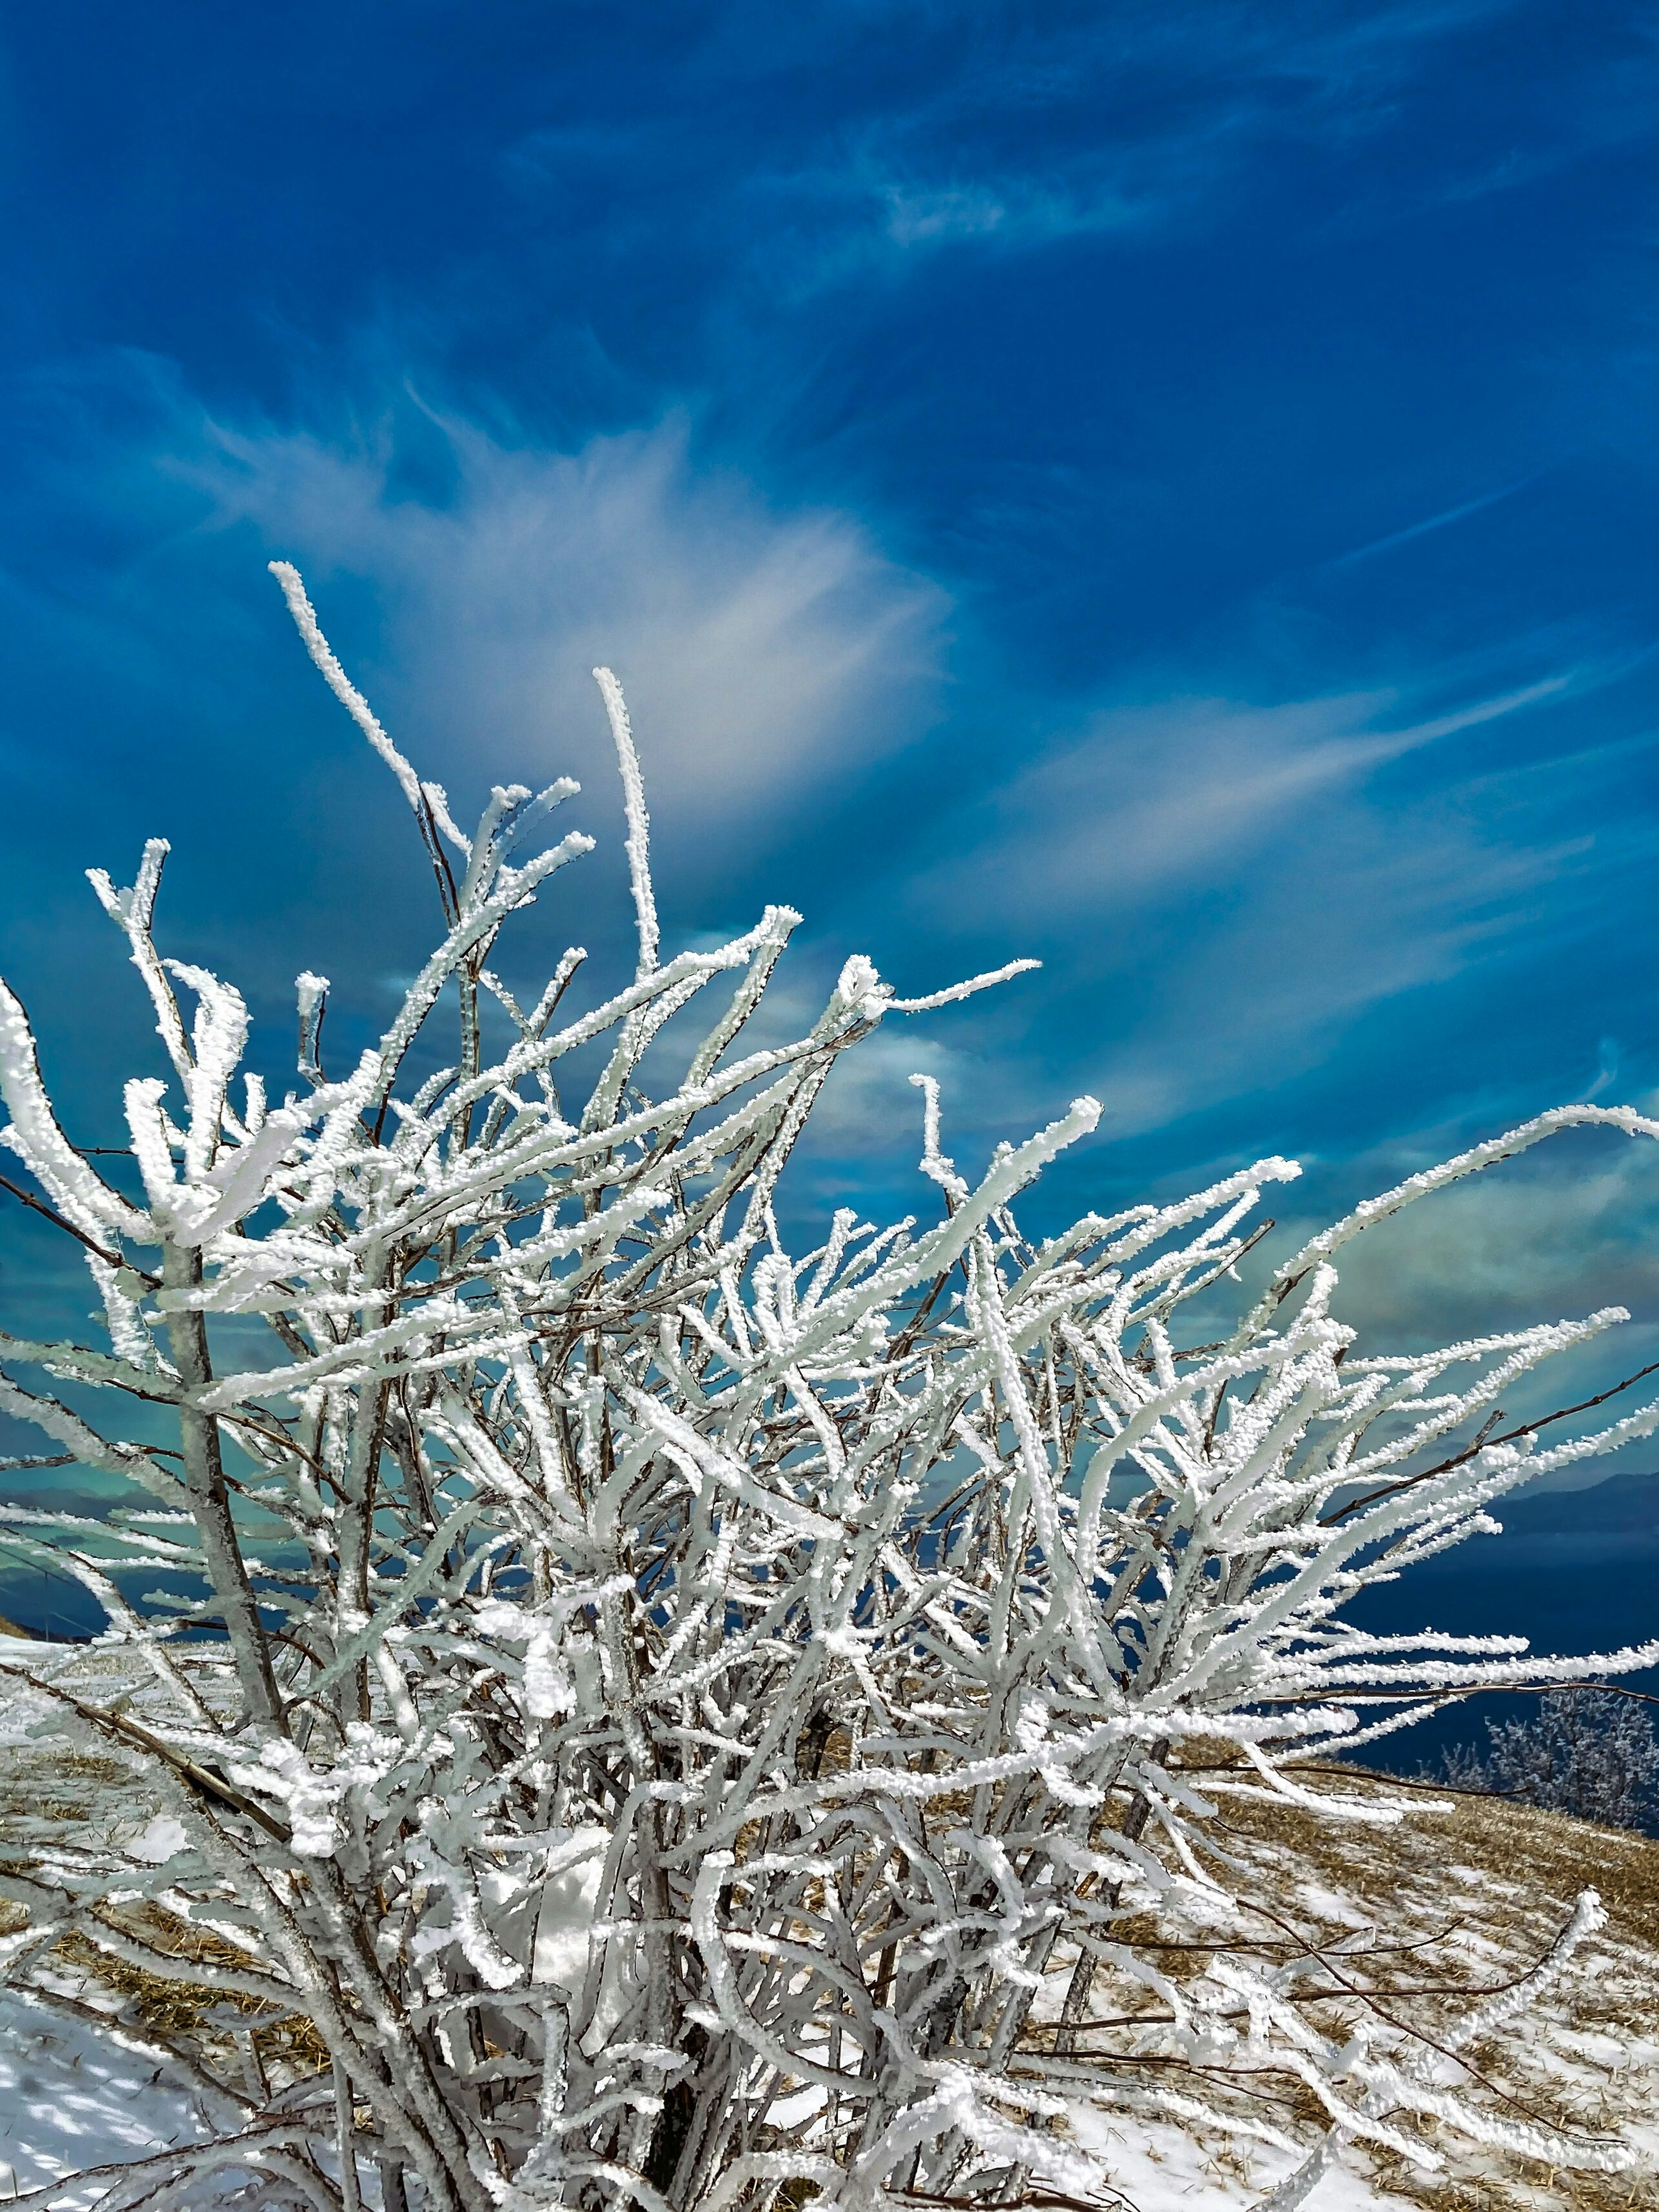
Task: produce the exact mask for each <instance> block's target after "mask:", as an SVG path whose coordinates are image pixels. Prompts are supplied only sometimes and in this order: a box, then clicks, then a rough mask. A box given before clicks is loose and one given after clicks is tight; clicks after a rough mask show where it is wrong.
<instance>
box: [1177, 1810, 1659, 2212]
mask: <svg viewBox="0 0 1659 2212" xmlns="http://www.w3.org/2000/svg"><path fill="white" fill-rule="evenodd" d="M1298 1779H1299V1780H1301V1781H1302V1782H1303V1783H1304V1786H1306V1787H1308V1788H1309V1789H1310V1790H1312V1791H1313V1792H1315V1793H1316V1794H1318V1795H1322V1796H1327V1795H1329V1794H1331V1793H1334V1792H1344V1793H1346V1792H1352V1793H1354V1794H1357V1795H1359V1796H1373V1795H1376V1794H1382V1793H1383V1792H1388V1793H1390V1794H1395V1795H1400V1794H1406V1795H1414V1794H1415V1793H1413V1792H1404V1793H1402V1792H1401V1790H1400V1784H1398V1782H1397V1780H1396V1779H1395V1778H1393V1777H1390V1776H1373V1775H1367V1774H1364V1773H1363V1772H1361V1771H1358V1770H1355V1771H1353V1772H1352V1774H1351V1775H1347V1776H1343V1777H1339V1776H1337V1775H1334V1774H1332V1775H1322V1776H1318V1777H1316V1776H1313V1775H1306V1776H1303V1777H1299V1778H1298ZM1423 1794H1424V1797H1425V1803H1426V1802H1429V1801H1430V1800H1432V1801H1433V1802H1437V1803H1440V1804H1444V1803H1445V1802H1447V1795H1446V1793H1444V1792H1442V1791H1438V1790H1435V1791H1425V1793H1423ZM1451 1802H1452V1805H1453V1809H1452V1810H1450V1811H1449V1812H1441V1813H1430V1812H1427V1811H1425V1813H1424V1814H1423V1815H1422V1816H1421V1817H1419V1818H1415V1819H1411V1820H1407V1821H1406V1822H1404V1823H1403V1824H1402V1825H1401V1826H1400V1827H1398V1828H1395V1829H1382V1830H1378V1829H1376V1828H1374V1827H1361V1826H1345V1825H1340V1824H1337V1823H1334V1822H1333V1821H1331V1820H1328V1819H1327V1818H1322V1817H1320V1816H1318V1815H1316V1814H1311V1813H1309V1812H1305V1811H1304V1810H1302V1809H1301V1808H1297V1807H1296V1806H1293V1805H1286V1804H1283V1803H1264V1802H1261V1800H1259V1799H1249V1800H1241V1799H1238V1798H1235V1797H1231V1796H1229V1797H1225V1798H1224V1799H1222V1800H1221V1801H1220V1810H1219V1813H1218V1819H1217V1820H1216V1823H1215V1826H1216V1828H1217V1830H1218V1841H1225V1845H1226V1847H1227V1848H1228V1849H1229V1850H1234V1851H1238V1850H1242V1851H1243V1855H1244V1856H1245V1857H1246V1858H1247V1859H1249V1860H1251V1861H1253V1862H1254V1863H1255V1866H1256V1868H1257V1869H1258V1877H1259V1887H1258V1890H1257V1896H1258V1899H1259V1901H1260V1902H1261V1904H1262V1905H1263V1906H1264V1907H1265V1908H1266V1910H1267V1911H1271V1912H1273V1914H1275V1915H1276V1916H1278V1917H1279V1918H1280V1919H1281V1920H1283V1921H1285V1922H1288V1923H1291V1924H1293V1925H1294V1926H1295V1927H1296V1928H1297V1930H1298V1931H1301V1932H1305V1934H1307V1935H1308V1936H1310V1937H1313V1938H1315V1939H1316V1940H1318V1939H1321V1938H1326V1939H1328V1938H1331V1937H1334V1936H1336V1935H1337V1934H1338V1933H1340V1932H1349V1931H1351V1930H1352V1928H1353V1927H1354V1926H1355V1925H1356V1924H1362V1923H1365V1922H1367V1921H1370V1922H1373V1923H1375V1924H1376V1926H1377V1927H1378V1928H1379V1929H1389V1930H1393V1931H1398V1929H1400V1927H1401V1922H1402V1921H1405V1922H1407V1923H1410V1925H1411V1926H1412V1927H1413V1929H1415V1930H1416V1931H1417V1932H1418V1933H1419V1935H1422V1936H1427V1935H1430V1934H1431V1933H1434V1932H1436V1931H1437V1930H1438V1931H1443V1941H1442V1942H1439V1943H1438V1944H1437V1945H1436V1946H1435V1947H1434V1948H1431V1949H1430V1950H1427V1951H1424V1952H1419V1953H1417V1954H1414V1957H1413V1961H1412V1965H1411V1967H1410V1970H1409V1973H1408V1974H1407V1973H1403V1972H1402V1973H1401V1974H1398V1975H1394V1974H1390V1973H1389V1972H1386V1971H1379V1972H1377V1973H1376V1976H1375V1979H1376V1984H1377V1985H1378V1987H1379V1988H1381V1987H1383V1986H1386V1985H1390V1984H1397V1985H1399V1986H1401V1987H1404V1986H1407V1985H1408V1984H1409V1983H1411V1982H1417V1983H1419V1984H1420V1983H1446V1984H1454V1985H1455V1986H1457V1987H1460V1988H1462V1989H1463V1990H1467V1991H1468V1992H1469V1994H1468V1996H1466V1997H1463V1998H1459V1997H1456V1996H1450V1997H1438V1998H1433V1999H1429V2000H1417V2001H1415V2002H1413V2005H1412V2006H1411V2007H1409V2008H1404V2007H1399V2006H1396V2007H1391V2008H1390V2009H1391V2010H1394V2011H1395V2012H1397V2013H1399V2012H1403V2011H1405V2010H1409V2011H1410V2013H1411V2015H1412V2016H1413V2019H1414V2020H1415V2021H1416V2023H1417V2024H1418V2025H1419V2026H1420V2027H1425V2029H1426V2030H1427V2031H1428V2032H1429V2033H1433V2029H1434V2025H1435V2021H1436V2019H1437V2017H1438V2018H1439V2019H1441V2020H1449V2019H1450V2018H1452V2017H1455V2016H1456V2015H1459V2014H1461V2013H1463V2012H1465V2011H1466V2010H1467V2008H1468V2004H1469V2003H1470V2002H1474V1993H1475V1992H1476V1991H1478V1990H1480V1989H1481V1988H1482V1987H1484V1986H1489V1985H1490V1984H1492V1982H1493V1981H1495V1980H1500V1979H1502V1978H1504V1975H1505V1974H1506V1973H1512V1972H1515V1971H1516V1969H1517V1968H1518V1967H1521V1966H1525V1965H1529V1964H1530V1963H1531V1962H1532V1961H1533V1960H1535V1959H1537V1958H1538V1957H1540V1956H1541V1955H1542V1954H1543V1953H1544V1952H1545V1951H1546V1950H1547V1948H1548V1946H1549V1944H1550V1942H1552V1941H1553V1937H1554V1936H1555V1935H1556V1934H1557V1933H1558V1931H1559V1929H1560V1927H1561V1926H1562V1924H1563V1923H1564V1922H1565V1919H1566V1918H1567V1917H1568V1915H1569V1914H1570V1913H1571V1910H1572V1906H1573V1903H1574V1901H1575V1899H1577V1896H1578V1894H1579V1893H1580V1892H1581V1891H1583V1890H1584V1889H1586V1888H1594V1889H1595V1890H1596V1891H1597V1892H1598V1893H1599V1894H1600V1896H1601V1902H1602V1904H1603V1905H1604V1906H1605V1907H1606V1909H1607V1926H1606V1927H1605V1928H1604V1929H1602V1930H1601V1932H1600V1934H1599V1935H1598V1936H1595V1937H1594V1938H1592V1939H1591V1940H1590V1941H1589V1942H1587V1943H1586V1944H1585V1945H1584V1946H1583V1948H1581V1949H1580V1951H1579V1952H1578V1954H1577V1956H1576V1957H1575V1959H1574V1960H1573V1961H1572V1963H1571V1966H1570V1967H1569V1969H1568V1971H1567V1972H1566V1974H1565V1976H1564V1977H1563V1979H1562V1981H1561V1983H1560V1984H1558V1986H1557V1988H1556V1990H1554V1991H1553V1992H1552V1993H1551V1996H1550V1997H1549V1998H1548V1999H1547V2000H1546V2002H1545V2004H1544V2006H1543V2008H1542V2013H1541V2017H1538V2018H1536V2019H1528V2020H1523V2021H1522V2022H1519V2023H1517V2027H1516V2032H1512V2033H1505V2034H1501V2035H1499V2036H1497V2037H1494V2038H1493V2039H1492V2040H1491V2041H1489V2042H1488V2043H1487V2044H1486V2045H1482V2046H1476V2047H1474V2049H1472V2050H1471V2051H1470V2052H1469V2053H1468V2057H1469V2059H1470V2062H1471V2063H1472V2065H1473V2066H1474V2067H1475V2068H1477V2069H1479V2073H1480V2075H1484V2076H1485V2077H1486V2081H1487V2082H1488V2083H1490V2084H1492V2091H1491V2093H1490V2094H1491V2097H1492V2102H1493V2105H1494V2108H1495V2109H1498V2108H1500V2099H1499V2096H1498V2093H1499V2092H1502V2093H1507V2096H1508V2097H1509V2098H1510V2099H1512V2100H1514V2103H1515V2105H1518V2106H1521V2107H1522V2108H1523V2109H1524V2110H1526V2111H1527V2112H1530V2113H1531V2114H1533V2115H1534V2116H1535V2117H1536V2118H1539V2119H1541V2120H1543V2121H1546V2122H1547V2123H1548V2124H1552V2125H1553V2126H1555V2127H1558V2128H1562V2129H1565V2130H1571V2131H1573V2132H1577V2133H1593V2134H1595V2135H1598V2136H1607V2135H1611V2136H1628V2135H1629V2133H1630V2131H1631V2130H1632V2127H1638V2128H1640V2129H1642V2130H1643V2131H1644V2133H1648V2134H1649V2135H1650V2140H1651V2139H1653V2136H1652V2132H1651V2131H1653V2130H1656V2129H1659V1842H1655V1841H1653V1840H1650V1838H1645V1837H1642V1836H1638V1835H1632V1834H1628V1833H1626V1832H1623V1831H1620V1830H1616V1829H1610V1828H1602V1827H1599V1826H1595V1825H1593V1824H1591V1823H1589V1822H1586V1821H1582V1820H1569V1819H1566V1818H1565V1817H1564V1816H1562V1815H1560V1814H1553V1813H1544V1812H1540V1811H1538V1810H1536V1809H1535V1808H1533V1807H1530V1806H1522V1805H1515V1804H1510V1803H1506V1802H1504V1801H1502V1800H1498V1799H1493V1798H1489V1797H1476V1796H1465V1797H1461V1798H1457V1799H1455V1800H1453V1801H1451ZM1264 1926H1265V1922H1264ZM1146 1932H1147V1933H1155V1931H1152V1930H1148V1931H1146ZM1177 1957H1178V1954H1177ZM1199 1963H1201V1962H1200V1961H1193V1962H1192V1965H1191V1966H1188V1967H1187V1968H1186V1971H1194V1970H1195V1968H1196V1966H1197V1965H1198V1964H1199ZM1174 1970H1175V1971H1176V1972H1181V1971H1182V1966H1181V1965H1180V1964H1179V1963H1176V1964H1175V1969H1174ZM1339 2010H1340V2008H1339V2007H1338V2006H1335V2005H1331V2006H1328V2007H1326V2008H1322V2013H1323V2014H1328V2015H1331V2017H1330V2018H1329V2019H1328V2021H1327V2024H1328V2026H1330V2027H1333V2028H1334V2027H1335V2024H1336V2022H1335V2018H1334V2015H1336V2014H1337V2012H1338V2011H1339ZM1356 2016H1357V2015H1356ZM1607 2053H1622V2054H1623V2058H1622V2063H1621V2061H1620V2059H1619V2058H1617V2057H1609V2056H1607ZM1564 2056H1565V2058H1566V2059H1567V2061H1568V2062H1569V2063H1567V2064H1566V2065H1565V2067H1564V2066H1563V2064H1562V2060H1563V2057H1564ZM1465 2086H1466V2087H1470V2088H1472V2089H1473V2090H1474V2093H1475V2094H1476V2095H1477V2097H1484V2096H1485V2095H1486V2092H1483V2090H1482V2089H1481V2087H1480V2084H1479V2083H1478V2082H1474V2081H1470V2082H1467V2083H1466V2084H1465ZM1510 2109H1511V2110H1512V2109H1513V2106H1511V2107H1510ZM1437 2148H1439V2149H1441V2150H1442V2151H1443V2154H1445V2155H1446V2158H1447V2160H1448V2166H1449V2172H1448V2174H1447V2176H1446V2177H1445V2178H1443V2179H1438V2180H1436V2179H1428V2178H1425V2176H1423V2175H1422V2174H1420V2173H1419V2172H1416V2171H1414V2170H1413V2169H1412V2168H1411V2167H1409V2166H1407V2165H1406V2164H1405V2163H1404V2161H1402V2160H1399V2159H1397V2158H1395V2157H1393V2156H1391V2155H1378V2156H1376V2157H1374V2159H1373V2160H1372V2165H1373V2171H1374V2174H1375V2178H1376V2181H1377V2183H1378V2184H1379V2185H1381V2186H1383V2187H1384V2188H1386V2189H1387V2190H1389V2191H1390V2192H1391V2193H1392V2194H1394V2195H1395V2196H1397V2197H1404V2198H1407V2200H1409V2201H1410V2202H1412V2203H1417V2204H1420V2205H1421V2206H1423V2207H1424V2208H1425V2212H1523V2208H1524V2212H1546V2208H1552V2209H1553V2208H1557V2207H1559V2208H1560V2212H1648V2209H1649V2208H1652V2212H1659V2170H1656V2163H1655V2161H1654V2160H1644V2166H1643V2167H1642V2168H1641V2170H1638V2171H1632V2172H1626V2173H1622V2174H1597V2173H1586V2172H1569V2171H1565V2170H1559V2169H1547V2168H1544V2167H1541V2166H1535V2165H1533V2164H1531V2163H1530V2162H1528V2161H1527V2160H1520V2159H1515V2158H1510V2157H1508V2156H1506V2155H1505V2154H1501V2153H1494V2152H1491V2151H1485V2150H1482V2151H1479V2152H1477V2153H1475V2154H1473V2155H1471V2154H1470V2149H1469V2147H1468V2146H1467V2145H1465V2144H1464V2143H1462V2141H1461V2139H1454V2138H1453V2137H1451V2136H1449V2134H1444V2133H1443V2134H1442V2135H1441V2136H1440V2137H1439V2138H1438V2141H1437Z"/></svg>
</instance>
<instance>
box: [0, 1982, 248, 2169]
mask: <svg viewBox="0 0 1659 2212" xmlns="http://www.w3.org/2000/svg"><path fill="white" fill-rule="evenodd" d="M207 2132H208V2130H207V2129H206V2128H205V2127H204V2124H203V2121H202V2118H201V2115H200V2114H199V2112H197V2109H196V2106H195V2103H194V2100H192V2099H191V2098H190V2097H189V2096H187V2095H185V2093H183V2092H181V2091H180V2090H179V2089H178V2088H177V2087H173V2086H172V2085H171V2084H169V2083H168V2082H167V2081H164V2080H163V2079H162V2078H161V2073H160V2071H159V2069H157V2068H156V2067H155V2064H154V2063H153V2062H151V2061H149V2060H146V2059H143V2058H141V2057H136V2056H134V2055H132V2054H131V2053H129V2052H126V2051H119V2050H116V2049H112V2047H111V2045H110V2044H109V2043H108V2042H107V2040H106V2039H105V2038H104V2037H102V2036H100V2035H98V2034H95V2033H94V2032H93V2031H92V2030H91V2029H89V2028H87V2027H82V2026H81V2024H80V2023H79V2022H78V2021H71V2020H64V2019H60V2018H57V2017H54V2016H49V2015H45V2014H42V2013H40V2012H37V2011H36V2010H35V2009H34V2008H33V2007H31V2006H28V2005H25V2004H22V2003H20V2002H18V2000H17V1999H16V1998H15V1997H13V1996H8V1995H4V1994H0V2201H3V2200H4V2199H5V2198H8V2197H14V2196H19V2195H22V2194H25V2193H26V2192H27V2191H29V2190H30V2189H34V2188H39V2187H40V2185H42V2184H43V2183H46V2182H49V2181H54V2180H56V2179H58V2178H59V2177H60V2176H61V2175H64V2174H66V2173H72V2172H82V2171H83V2170H84V2169H85V2168H86V2167H88V2166H103V2165H108V2164H112V2163H114V2162H115V2161H117V2160H129V2159H135V2158H143V2157H147V2156H149V2154H151V2153H153V2152H155V2151H160V2150H166V2149H167V2148H170V2147H171V2146H172V2145H173V2144H175V2143H184V2142H197V2141H199V2140H200V2139H201V2138H202V2136H204V2135H205V2134H206V2133H207ZM100 2193H101V2192H100V2189H99V2187H98V2185H96V2184H89V2185H87V2186H85V2187H84V2188H82V2189H81V2190H78V2191H71V2192H66V2193H65V2194H64V2196H62V2197H58V2199H57V2200H56V2201H57V2203H59V2204H61V2205H65V2206H80V2205H85V2204H90V2203H94V2202H95V2200H96V2198H97V2197H98V2196H99V2195H100Z"/></svg>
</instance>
